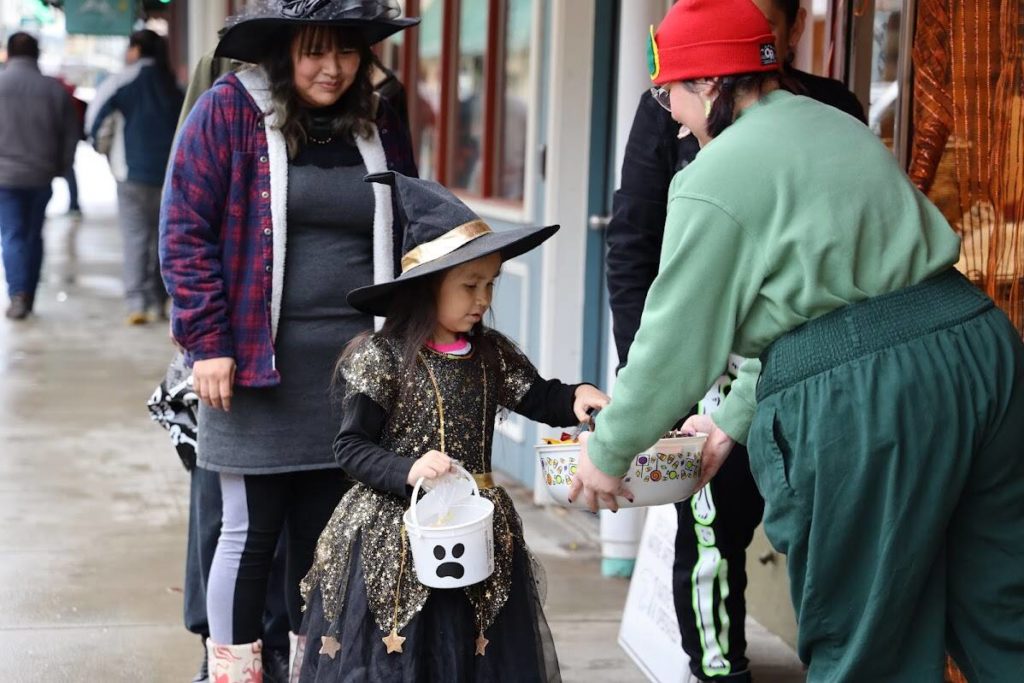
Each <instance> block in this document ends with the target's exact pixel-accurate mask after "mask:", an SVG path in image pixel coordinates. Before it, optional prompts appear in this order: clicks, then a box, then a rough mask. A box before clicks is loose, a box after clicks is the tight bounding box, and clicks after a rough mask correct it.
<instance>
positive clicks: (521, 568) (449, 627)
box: [300, 541, 561, 683]
mask: <svg viewBox="0 0 1024 683" xmlns="http://www.w3.org/2000/svg"><path fill="white" fill-rule="evenodd" d="M351 557H352V561H351V566H350V572H349V573H350V576H349V581H348V586H347V590H346V594H345V602H344V608H343V609H342V612H341V614H340V616H339V618H338V627H337V628H331V624H329V623H328V622H327V621H326V619H325V617H324V613H323V607H322V604H321V597H320V590H319V588H316V589H314V590H313V591H312V592H311V593H310V595H309V596H308V598H307V602H306V614H305V618H304V621H303V633H304V634H305V635H306V651H305V656H304V658H303V662H302V677H301V678H300V681H301V682H302V683H314V682H316V683H342V682H343V681H344V682H345V683H349V682H352V683H355V682H356V681H360V682H362V681H373V682H374V683H378V682H379V683H391V682H398V681H402V682H403V683H404V682H411V681H431V682H433V681H444V682H448V681H451V682H453V683H456V682H462V681H516V682H517V683H520V682H523V683H526V682H541V683H547V682H555V681H561V675H560V673H559V670H558V659H557V657H556V655H555V646H554V642H553V641H552V639H551V631H550V630H549V629H548V624H547V620H545V618H544V612H543V610H542V607H541V601H540V597H539V595H538V591H537V585H536V583H535V582H534V577H533V570H532V567H531V562H530V557H529V555H528V554H527V553H526V552H524V551H523V549H522V548H520V547H518V544H517V547H516V550H515V553H514V555H513V560H512V563H513V569H512V588H511V594H510V596H509V598H508V601H507V602H506V603H505V606H504V607H503V608H502V610H501V612H500V613H499V615H498V618H497V619H496V620H495V622H494V624H492V625H491V627H490V628H488V629H487V631H486V633H485V636H486V637H487V639H488V640H489V641H490V642H489V644H488V645H487V649H486V654H485V655H483V656H479V655H477V654H476V639H477V635H478V634H477V632H476V628H475V626H474V617H473V608H472V605H471V604H470V602H469V599H468V598H467V597H466V593H465V591H463V590H461V589H449V590H443V589H433V590H432V591H431V593H430V598H429V599H428V600H427V603H426V604H425V605H424V607H423V610H422V611H421V612H420V613H419V614H417V615H416V616H415V617H414V618H413V619H412V621H410V622H409V624H408V625H407V626H406V627H405V628H404V629H402V632H401V635H403V636H405V638H406V640H405V643H403V646H402V652H401V653H394V654H387V649H386V648H385V646H384V643H382V642H381V638H383V637H384V636H385V635H387V634H386V633H382V632H381V630H380V629H379V628H378V627H377V624H376V622H375V620H374V618H373V615H372V614H371V613H370V610H369V606H368V603H367V599H366V584H365V583H364V581H363V570H362V561H361V559H360V557H361V553H360V552H359V549H358V541H357V547H356V548H353V552H352V556H351ZM328 633H331V634H333V635H335V637H336V638H337V639H338V641H339V642H340V643H341V649H340V650H339V651H338V653H337V654H336V655H335V656H334V657H333V658H331V657H329V656H328V655H326V654H320V649H321V644H322V641H321V636H324V635H326V634H328Z"/></svg>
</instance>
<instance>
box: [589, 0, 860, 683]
mask: <svg viewBox="0 0 1024 683" xmlns="http://www.w3.org/2000/svg"><path fill="white" fill-rule="evenodd" d="M753 2H754V4H755V5H757V7H758V8H759V9H760V10H761V11H762V12H763V13H764V15H765V17H766V18H767V19H768V23H769V24H770V25H771V27H772V32H773V33H774V35H775V46H776V49H777V51H778V58H779V61H781V62H782V64H783V70H784V73H785V75H786V76H788V77H789V79H788V80H789V83H788V84H787V87H788V88H791V89H792V90H793V92H796V93H799V94H802V95H806V96H808V97H811V98H813V99H815V100H817V101H819V102H823V103H825V104H828V105H829V106H832V107H835V108H836V109H839V110H840V111H844V112H846V113H847V114H849V115H851V116H853V117H855V118H856V119H857V120H859V121H861V122H862V123H866V122H867V117H866V116H865V114H864V109H863V107H862V106H861V104H860V102H859V101H858V100H857V98H856V96H855V95H854V94H853V93H851V92H850V91H849V90H848V89H847V88H846V86H845V85H844V84H843V83H842V82H840V81H836V80H832V79H829V78H822V77H820V76H815V75H812V74H809V73H806V72H803V71H800V70H797V69H795V68H793V66H792V61H793V59H792V58H793V55H794V48H795V46H796V45H797V44H798V43H799V41H800V37H801V34H802V32H803V27H804V21H805V18H806V12H805V10H803V9H801V7H800V0H753ZM678 130H679V124H678V123H676V122H675V121H673V120H672V115H671V112H669V111H668V110H666V109H664V108H662V107H661V106H659V105H658V103H657V101H656V100H655V99H654V97H653V96H652V94H651V93H650V92H648V91H647V90H646V89H645V91H644V92H643V94H642V95H641V97H640V101H639V104H638V106H637V110H636V114H635V116H634V118H633V125H632V128H631V130H630V133H629V139H628V141H627V143H626V150H625V156H624V158H623V161H622V173H621V174H620V177H621V184H620V186H619V188H618V190H617V191H616V193H615V197H614V201H613V210H612V219H611V221H610V222H609V224H608V227H607V229H606V230H605V239H606V244H607V247H608V250H607V256H606V270H605V273H606V277H607V287H608V294H609V304H610V307H611V313H612V328H613V335H614V339H615V346H616V349H617V351H618V361H619V364H618V366H619V368H622V367H623V366H625V365H626V362H627V359H628V355H629V348H630V345H631V344H632V343H633V339H634V337H635V335H636V332H637V328H638V327H639V326H640V314H641V313H642V312H643V307H644V300H645V299H646V297H647V294H648V291H649V290H650V287H651V284H652V283H653V281H654V278H655V276H656V275H657V272H658V256H659V254H660V252H661V245H662V239H663V234H664V227H665V216H666V209H667V206H666V201H667V197H668V189H669V184H670V183H671V181H672V177H673V176H674V175H675V174H676V173H677V172H678V171H680V170H681V169H683V168H685V167H686V166H687V165H688V164H690V163H692V162H693V160H694V159H695V158H696V156H697V152H698V151H699V150H700V145H699V143H698V142H697V140H696V139H695V138H694V137H693V136H692V135H691V136H687V137H686V138H683V139H679V138H678V137H677V131H678ZM740 363H742V359H740V358H738V357H733V358H730V362H729V365H728V367H727V368H722V375H721V377H720V378H719V379H718V380H717V381H716V382H715V384H714V386H713V387H712V388H711V389H710V390H709V391H708V393H707V394H706V395H705V396H704V398H703V399H702V400H701V402H700V403H699V404H698V405H697V406H694V407H692V408H691V409H690V410H689V411H680V418H682V417H684V416H685V415H684V413H685V414H686V415H689V414H697V413H702V414H709V415H710V414H713V412H714V410H715V409H716V408H717V406H719V405H720V404H721V401H722V398H723V397H724V396H725V395H726V394H727V393H728V391H729V387H730V386H731V384H732V382H733V381H735V380H736V371H737V370H738V368H739V364H740ZM675 507H676V512H677V517H678V519H677V522H678V523H677V530H676V536H675V544H674V545H675V551H674V561H673V563H672V596H673V602H674V604H675V612H676V617H677V622H678V625H679V633H680V645H681V646H682V650H683V652H684V653H685V654H686V656H687V658H688V660H689V667H690V672H691V676H692V678H691V679H690V680H696V681H721V682H722V683H750V681H751V680H752V679H751V672H750V667H751V662H750V660H749V659H748V657H747V646H746V645H747V638H746V616H747V603H746V595H745V592H746V587H747V571H746V565H747V548H748V546H749V545H750V543H751V541H752V540H753V537H754V532H755V530H756V529H757V527H758V526H759V525H760V523H761V519H762V516H763V514H764V499H763V498H762V497H761V494H760V492H758V490H757V485H756V484H755V482H754V477H753V475H752V474H751V472H750V461H749V456H748V454H747V449H746V447H745V446H743V445H742V444H738V445H737V447H736V448H735V449H734V450H733V452H732V454H731V455H730V456H729V459H728V461H726V464H725V465H724V466H723V468H722V470H721V471H720V472H719V473H718V475H717V476H716V477H715V478H714V479H713V480H712V481H711V482H710V483H709V484H708V485H707V486H705V487H704V488H703V489H702V490H701V492H700V494H699V495H698V496H695V497H694V498H693V499H691V500H687V501H684V502H682V503H678V504H676V506H675ZM712 569H713V571H712ZM695 605H696V607H695ZM756 665H757V663H756V662H754V666H756Z"/></svg>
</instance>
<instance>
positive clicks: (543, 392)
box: [512, 376, 580, 427]
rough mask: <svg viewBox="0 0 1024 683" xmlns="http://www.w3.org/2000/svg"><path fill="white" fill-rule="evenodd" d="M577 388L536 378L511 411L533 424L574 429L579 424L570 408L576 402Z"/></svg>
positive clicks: (574, 385) (555, 381)
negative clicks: (541, 423)
mask: <svg viewBox="0 0 1024 683" xmlns="http://www.w3.org/2000/svg"><path fill="white" fill-rule="evenodd" d="M579 386H580V385H579V384H564V383H563V382H561V381H559V380H557V379H542V378H541V377H540V376H537V378H536V379H535V380H534V382H533V384H531V385H530V388H529V389H528V390H527V392H526V393H525V394H523V398H522V399H521V400H520V401H519V403H518V404H517V405H516V406H515V407H513V408H512V410H513V411H515V412H517V413H519V414H520V415H522V416H524V417H527V418H529V419H531V420H534V421H535V422H543V423H544V424H547V425H551V426H552V427H574V426H576V425H577V424H578V423H579V419H578V418H577V417H576V414H575V413H574V412H573V409H572V406H573V403H575V402H576V388H577V387H579Z"/></svg>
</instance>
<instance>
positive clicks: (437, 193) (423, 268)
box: [348, 171, 558, 316]
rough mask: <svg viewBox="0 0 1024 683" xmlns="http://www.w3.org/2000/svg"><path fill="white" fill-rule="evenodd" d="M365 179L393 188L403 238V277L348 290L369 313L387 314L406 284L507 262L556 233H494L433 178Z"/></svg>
mask: <svg viewBox="0 0 1024 683" xmlns="http://www.w3.org/2000/svg"><path fill="white" fill-rule="evenodd" d="M364 180H365V181H367V182H374V183H385V184H387V185H391V186H392V187H394V188H395V197H396V204H397V205H398V219H399V220H400V221H401V224H402V228H403V231H404V234H405V238H404V243H403V245H402V247H403V248H402V252H403V254H404V255H403V256H402V274H401V275H399V276H398V277H397V278H395V279H394V280H392V281H391V282H382V283H380V284H376V285H370V286H367V287H360V288H359V289H353V290H352V291H351V292H349V295H348V302H349V304H351V305H352V307H353V308H356V309H358V310H360V311H363V312H365V313H371V314H373V315H379V316H386V315H387V314H388V308H389V307H390V305H391V300H392V298H394V295H395V292H397V291H399V290H400V289H401V288H402V287H404V286H405V285H406V283H409V282H413V281H416V280H420V279H422V278H424V277H427V276H428V275H433V274H435V273H439V272H441V271H443V270H447V269H448V268H453V267H455V266H457V265H460V264H463V263H467V262H469V261H472V260H474V259H478V258H481V257H483V256H488V255H490V254H501V260H502V261H507V260H509V259H512V258H515V257H516V256H519V255H520V254H525V253H526V252H528V251H530V250H531V249H533V248H534V247H536V246H538V245H539V244H540V243H541V242H543V241H544V240H546V239H548V238H549V237H551V236H552V235H554V234H555V233H556V232H557V231H558V226H557V225H549V226H546V227H543V228H532V227H531V228H517V229H515V230H502V231H500V232H498V231H494V230H492V229H491V227H490V226H489V225H487V223H485V222H484V221H483V220H482V219H481V218H480V217H479V216H477V215H476V214H475V213H473V211H472V210H471V209H470V208H469V207H468V206H466V205H465V204H463V203H462V202H461V201H459V198H458V197H456V196H455V195H454V194H452V193H451V192H450V191H449V190H448V189H446V188H445V187H443V186H442V185H439V184H437V183H435V182H433V181H430V180H421V179H419V178H410V177H408V176H404V175H402V174H401V173H396V172H395V171H387V172H385V173H373V174H371V175H368V176H366V177H365V178H364Z"/></svg>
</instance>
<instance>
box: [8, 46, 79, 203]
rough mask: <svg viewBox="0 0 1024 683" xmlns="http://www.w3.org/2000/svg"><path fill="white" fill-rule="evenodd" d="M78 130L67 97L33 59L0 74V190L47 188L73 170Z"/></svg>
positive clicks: (13, 62) (16, 60)
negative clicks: (51, 182) (41, 71)
mask: <svg viewBox="0 0 1024 683" xmlns="http://www.w3.org/2000/svg"><path fill="white" fill-rule="evenodd" d="M80 131H81V125H80V124H79V121H78V115H77V114H76V113H75V108H74V106H73V104H72V102H71V97H69V96H68V94H67V92H65V91H64V88H63V86H61V84H60V83H59V82H58V81H57V80H56V79H54V78H50V77H48V76H44V75H43V74H41V73H40V72H39V66H38V64H37V63H36V60H34V59H32V58H31V57H11V58H10V59H8V60H7V65H6V67H5V68H4V70H3V72H2V73H0V187H48V186H49V185H50V181H51V180H53V179H54V178H56V177H58V176H62V175H64V172H65V171H67V170H68V169H69V168H71V164H72V163H73V162H74V160H75V147H76V146H77V145H78V139H79V132H80Z"/></svg>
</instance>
